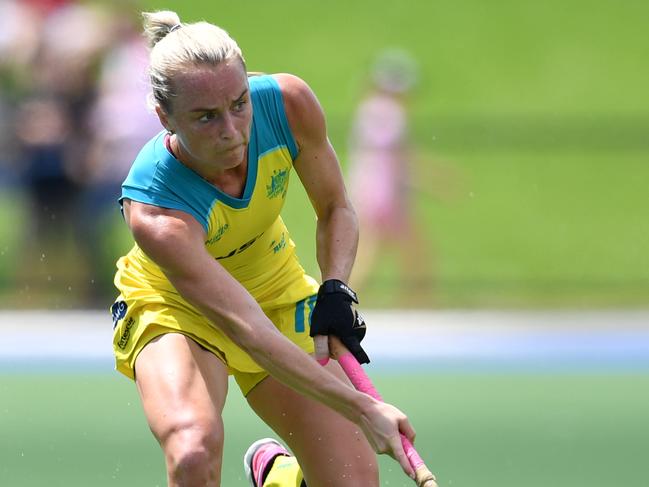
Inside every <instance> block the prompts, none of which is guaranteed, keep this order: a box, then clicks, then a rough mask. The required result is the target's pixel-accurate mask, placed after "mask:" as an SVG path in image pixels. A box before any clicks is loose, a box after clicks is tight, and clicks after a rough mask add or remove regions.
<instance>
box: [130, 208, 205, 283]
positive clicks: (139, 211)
mask: <svg viewBox="0 0 649 487" xmlns="http://www.w3.org/2000/svg"><path fill="white" fill-rule="evenodd" d="M129 206H130V208H129V210H130V211H129V213H128V220H127V221H128V224H129V226H130V228H131V232H132V233H133V237H134V238H135V241H136V242H137V244H138V246H139V247H140V248H141V249H142V250H143V251H144V253H145V254H146V255H147V256H149V257H150V258H151V259H152V260H153V261H154V262H155V263H156V264H158V266H160V268H161V269H162V271H163V272H164V273H165V274H166V275H167V277H168V278H169V279H170V280H173V279H174V278H176V277H178V278H179V277H181V276H184V275H189V276H190V277H191V276H193V274H194V273H196V272H197V271H199V270H200V269H201V266H202V265H205V260H206V259H209V254H208V253H207V251H206V250H205V246H204V243H203V240H204V230H203V227H202V226H201V225H200V224H199V223H198V222H197V221H196V220H195V219H194V218H193V217H192V216H190V215H189V214H187V213H184V212H182V211H178V210H168V209H164V208H157V207H153V206H151V205H147V204H143V203H137V202H131V203H130V205H129ZM209 260H211V259H209Z"/></svg>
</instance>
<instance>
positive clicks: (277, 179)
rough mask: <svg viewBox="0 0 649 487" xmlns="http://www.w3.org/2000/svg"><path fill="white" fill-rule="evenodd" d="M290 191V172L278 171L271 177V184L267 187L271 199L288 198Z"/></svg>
mask: <svg viewBox="0 0 649 487" xmlns="http://www.w3.org/2000/svg"><path fill="white" fill-rule="evenodd" d="M287 190H288V170H287V169H281V170H280V169H276V170H275V171H273V175H272V176H271V177H270V184H267V185H266V194H267V195H268V197H269V198H277V197H278V196H281V197H282V198H283V197H284V196H286V191H287Z"/></svg>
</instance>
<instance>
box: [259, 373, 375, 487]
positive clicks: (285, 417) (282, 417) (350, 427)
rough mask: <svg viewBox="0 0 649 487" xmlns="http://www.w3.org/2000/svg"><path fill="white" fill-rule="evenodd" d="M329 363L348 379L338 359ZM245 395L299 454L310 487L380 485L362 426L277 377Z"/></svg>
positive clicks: (342, 376) (370, 486)
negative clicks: (299, 392)
mask: <svg viewBox="0 0 649 487" xmlns="http://www.w3.org/2000/svg"><path fill="white" fill-rule="evenodd" d="M327 368H328V370H330V371H331V372H332V373H333V374H335V375H336V376H338V377H339V378H340V379H341V380H344V381H345V382H347V383H349V381H348V380H347V378H346V377H345V375H344V372H343V371H342V370H341V369H340V366H339V365H338V363H337V362H334V361H330V362H329V364H328V365H327ZM350 387H351V384H350ZM247 399H248V403H249V404H250V406H251V407H252V408H253V409H254V410H255V412H256V413H257V414H258V415H259V417H260V418H261V419H263V420H264V421H265V422H266V423H267V424H268V425H269V426H270V427H271V428H273V430H274V431H275V432H276V433H277V434H278V435H279V436H280V437H281V438H282V439H283V440H284V441H285V442H286V443H287V444H288V446H289V447H290V448H291V450H292V451H293V453H295V455H296V456H297V458H298V460H299V462H300V466H301V467H302V471H303V473H304V477H305V479H306V481H307V484H308V485H309V487H320V486H330V485H336V486H337V487H353V486H358V485H363V486H364V487H372V486H378V485H379V479H378V466H377V459H376V455H375V454H374V452H373V450H372V448H371V447H370V445H369V443H368V442H367V440H366V439H365V436H364V435H363V432H362V431H361V429H360V428H358V427H357V426H356V425H355V424H353V423H352V422H350V421H348V420H347V419H346V418H344V417H343V416H341V415H339V414H338V413H336V412H335V411H333V410H332V409H329V408H328V407H326V406H324V405H322V404H320V403H318V402H315V401H313V400H311V399H309V398H306V397H304V396H302V395H300V394H298V393H297V392H295V391H294V390H292V389H290V388H289V387H287V386H285V385H283V384H282V383H280V382H279V381H277V380H276V379H274V378H273V377H267V378H266V379H264V380H263V381H262V382H261V383H259V384H258V385H257V386H256V387H255V388H254V389H252V390H251V391H250V393H249V394H248V396H247Z"/></svg>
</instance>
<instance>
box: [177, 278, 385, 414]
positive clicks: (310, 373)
mask: <svg viewBox="0 0 649 487" xmlns="http://www.w3.org/2000/svg"><path fill="white" fill-rule="evenodd" d="M174 281H175V282H174V286H175V287H176V289H177V290H178V291H179V292H180V294H181V295H182V296H183V297H184V298H185V299H186V300H187V301H189V302H190V303H191V304H193V305H194V306H195V307H196V308H198V309H199V310H200V311H201V312H202V313H203V314H204V315H205V316H206V317H207V318H208V319H209V320H210V322H211V323H213V325H214V326H216V327H218V328H219V329H220V330H221V331H223V332H224V333H225V334H226V335H227V336H228V337H229V338H230V339H231V340H232V341H233V342H234V343H236V344H237V345H238V346H239V347H241V349H243V350H244V351H245V352H247V353H248V354H249V355H250V356H251V357H252V359H253V360H254V361H255V362H256V363H257V364H259V366H261V367H262V368H263V369H264V370H266V371H267V372H268V373H269V374H271V375H272V376H273V377H275V378H276V379H277V380H279V381H280V382H282V383H284V384H286V385H287V386H289V387H291V388H293V389H295V390H296V391H298V392H300V393H301V394H304V395H305V396H308V397H311V398H312V399H314V400H316V401H319V402H321V403H323V404H326V405H327V406H329V407H331V408H332V409H334V410H336V411H338V412H339V413H340V414H342V415H343V416H345V417H346V418H348V419H349V420H351V421H353V422H354V423H358V422H359V421H361V418H362V417H363V415H364V411H366V410H367V409H368V408H369V407H370V406H371V404H372V403H373V399H371V398H370V397H369V396H366V395H365V394H361V393H359V392H357V391H355V390H354V389H353V388H350V387H348V386H347V385H346V384H344V383H343V382H341V381H340V380H339V379H337V378H336V377H334V376H333V375H331V374H330V373H329V372H327V371H326V370H325V369H324V368H323V367H321V366H320V365H318V363H317V362H316V361H315V360H314V359H313V358H312V357H310V356H309V355H307V354H306V353H304V351H303V350H301V349H300V348H299V347H297V346H296V345H295V344H294V343H292V342H291V341H290V340H288V339H287V338H286V337H284V336H283V335H282V334H281V333H280V332H279V331H278V330H277V329H276V328H275V327H274V325H273V324H272V322H271V321H270V320H269V319H268V318H267V317H266V315H265V314H264V313H263V311H262V310H261V308H260V307H259V305H258V304H257V302H256V301H255V300H254V299H253V298H252V296H250V295H249V294H248V293H247V291H245V289H244V288H243V287H242V286H241V285H240V284H239V283H238V282H236V281H235V280H234V279H233V278H232V277H230V276H221V278H220V279H219V280H216V279H211V280H202V279H198V278H194V279H179V278H178V277H176V278H175V279H174ZM208 282H209V283H210V284H208ZM217 282H218V283H219V284H216V283H217ZM201 283H202V284H201ZM214 296H219V299H218V300H215V299H214Z"/></svg>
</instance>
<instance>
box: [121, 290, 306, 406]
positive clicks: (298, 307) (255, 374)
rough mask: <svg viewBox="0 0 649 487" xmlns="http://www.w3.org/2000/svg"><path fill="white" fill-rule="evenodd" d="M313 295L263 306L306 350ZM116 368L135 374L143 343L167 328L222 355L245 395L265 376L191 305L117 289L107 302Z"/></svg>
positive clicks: (260, 369) (282, 331) (145, 343)
mask: <svg viewBox="0 0 649 487" xmlns="http://www.w3.org/2000/svg"><path fill="white" fill-rule="evenodd" d="M315 298H316V296H315V295H313V296H310V297H308V298H306V299H303V300H301V301H298V302H297V303H295V304H293V305H289V306H285V307H282V308H274V309H271V310H264V312H265V313H266V316H268V318H269V319H270V320H271V321H272V322H273V323H274V324H275V326H276V327H277V328H278V329H279V331H280V332H281V333H282V334H283V335H284V336H286V337H287V338H288V339H289V340H291V341H292V342H293V343H295V344H296V345H297V346H298V347H300V348H301V349H302V350H304V351H305V352H307V353H313V351H314V348H313V339H312V338H311V337H310V336H309V330H310V322H311V313H312V311H313V306H314V304H315ZM111 313H112V316H113V328H114V331H113V350H114V352H115V364H116V369H117V370H118V371H119V372H121V373H123V374H124V375H126V376H127V377H129V378H131V379H135V361H136V359H137V356H138V354H139V353H140V352H141V351H142V349H143V348H144V347H145V346H146V345H147V343H149V342H150V341H151V340H153V339H154V338H156V337H158V336H160V335H164V334H165V333H182V334H183V335H186V336H188V337H189V338H191V339H192V340H194V341H195V342H196V343H198V344H199V345H200V346H201V347H203V348H205V349H206V350H209V351H210V352H212V353H214V355H216V356H217V357H218V358H220V359H221V360H222V361H223V363H225V365H227V366H228V370H229V372H230V374H231V375H234V378H235V379H236V381H237V384H238V385H239V388H240V389H241V391H242V392H243V394H244V395H247V394H248V392H250V390H251V389H252V388H253V387H254V386H256V385H257V384H258V383H259V382H261V381H262V380H263V379H264V378H266V377H267V376H268V373H267V372H266V371H265V370H264V369H262V368H261V367H260V366H259V365H257V364H256V363H255V362H254V361H253V360H252V358H251V357H250V356H249V355H248V354H247V353H246V352H244V351H243V350H242V349H241V348H239V347H238V346H237V345H235V344H234V342H232V340H230V339H229V338H228V337H227V336H226V335H225V334H224V333H223V332H221V331H220V330H219V329H218V328H217V327H216V326H214V325H213V324H211V323H210V322H209V321H208V320H207V319H206V318H205V317H203V316H202V315H201V314H199V313H197V312H195V311H194V310H192V309H191V308H187V307H183V306H173V305H170V304H167V303H152V302H147V301H146V300H130V299H128V298H125V297H124V296H123V295H120V297H119V298H117V300H116V301H115V303H114V304H113V306H112V307H111Z"/></svg>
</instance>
